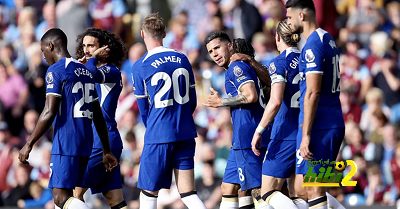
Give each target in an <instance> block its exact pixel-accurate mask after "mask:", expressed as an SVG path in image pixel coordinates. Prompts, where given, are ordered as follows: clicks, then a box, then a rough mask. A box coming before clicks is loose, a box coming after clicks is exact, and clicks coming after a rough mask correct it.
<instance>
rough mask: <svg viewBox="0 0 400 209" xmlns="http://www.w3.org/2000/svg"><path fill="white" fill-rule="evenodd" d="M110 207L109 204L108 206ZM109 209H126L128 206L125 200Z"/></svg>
mask: <svg viewBox="0 0 400 209" xmlns="http://www.w3.org/2000/svg"><path fill="white" fill-rule="evenodd" d="M109 205H110V204H109ZM110 207H111V209H128V205H127V204H126V202H125V200H123V201H122V202H120V203H117V204H113V206H112V205H110Z"/></svg>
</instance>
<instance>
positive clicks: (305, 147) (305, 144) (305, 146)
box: [300, 136, 313, 161]
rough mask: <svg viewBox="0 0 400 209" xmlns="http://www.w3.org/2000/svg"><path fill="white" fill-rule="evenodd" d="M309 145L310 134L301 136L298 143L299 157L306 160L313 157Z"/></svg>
mask: <svg viewBox="0 0 400 209" xmlns="http://www.w3.org/2000/svg"><path fill="white" fill-rule="evenodd" d="M309 146H310V136H303V138H302V139H301V144H300V154H301V157H302V158H303V159H304V160H307V161H309V160H312V159H313V154H312V153H311V152H310V150H309Z"/></svg>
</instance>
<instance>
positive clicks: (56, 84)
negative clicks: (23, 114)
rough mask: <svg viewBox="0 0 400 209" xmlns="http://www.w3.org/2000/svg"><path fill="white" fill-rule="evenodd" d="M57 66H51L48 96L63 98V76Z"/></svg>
mask: <svg viewBox="0 0 400 209" xmlns="http://www.w3.org/2000/svg"><path fill="white" fill-rule="evenodd" d="M56 66H57V65H53V66H50V67H49V69H48V70H47V74H46V96H48V95H53V96H57V97H61V95H62V88H63V82H64V80H63V76H62V74H61V73H60V70H58V69H57V68H56Z"/></svg>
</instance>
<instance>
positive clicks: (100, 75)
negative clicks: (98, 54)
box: [85, 58, 105, 83]
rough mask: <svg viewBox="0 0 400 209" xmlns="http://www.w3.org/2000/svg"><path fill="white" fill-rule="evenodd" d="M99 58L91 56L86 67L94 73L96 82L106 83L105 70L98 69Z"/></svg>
mask: <svg viewBox="0 0 400 209" xmlns="http://www.w3.org/2000/svg"><path fill="white" fill-rule="evenodd" d="M96 65H97V59H96V58H90V59H89V60H88V61H87V62H86V65H85V67H86V68H87V69H88V70H89V71H90V73H91V74H92V75H93V78H94V81H95V82H96V83H104V81H105V75H104V72H103V71H101V70H98V69H97V66H96Z"/></svg>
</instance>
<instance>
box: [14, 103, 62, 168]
mask: <svg viewBox="0 0 400 209" xmlns="http://www.w3.org/2000/svg"><path fill="white" fill-rule="evenodd" d="M60 103H61V97H58V96H54V95H47V97H46V103H45V106H44V108H43V111H42V113H41V114H40V117H39V120H38V122H37V124H36V127H35V129H34V130H33V132H32V134H31V136H30V137H29V139H28V140H27V142H26V144H25V146H24V147H23V148H22V149H21V151H20V152H19V157H18V159H19V160H20V161H21V162H22V163H24V164H28V161H27V159H28V158H29V153H30V152H31V150H32V147H33V145H34V144H35V143H36V142H37V141H38V140H39V139H40V137H41V136H42V135H43V134H44V133H45V132H46V131H47V129H49V127H50V126H51V124H52V123H53V121H54V118H55V117H56V115H57V111H58V108H59V106H60Z"/></svg>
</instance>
